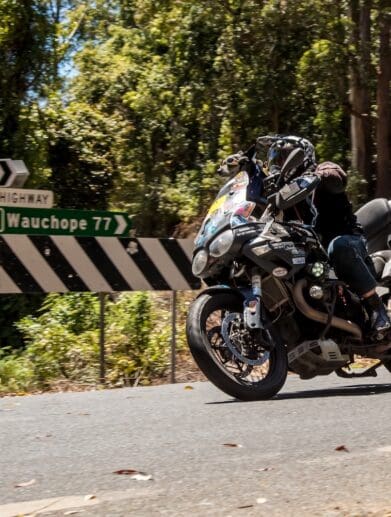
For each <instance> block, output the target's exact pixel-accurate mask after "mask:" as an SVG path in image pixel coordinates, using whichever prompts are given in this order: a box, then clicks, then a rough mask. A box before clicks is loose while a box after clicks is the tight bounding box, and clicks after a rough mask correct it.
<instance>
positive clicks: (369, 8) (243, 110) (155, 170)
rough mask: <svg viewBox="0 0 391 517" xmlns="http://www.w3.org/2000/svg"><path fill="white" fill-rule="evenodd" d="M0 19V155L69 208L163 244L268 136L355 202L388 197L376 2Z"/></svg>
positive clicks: (55, 12)
mask: <svg viewBox="0 0 391 517" xmlns="http://www.w3.org/2000/svg"><path fill="white" fill-rule="evenodd" d="M0 15H1V18H2V26H1V29H0V64H1V70H2V74H1V81H0V150H1V153H0V154H2V155H4V156H12V157H17V158H22V159H25V161H26V162H27V163H28V165H29V166H30V168H31V169H32V170H33V175H32V178H31V180H30V181H31V184H32V185H35V186H37V185H38V186H39V185H41V186H42V185H45V186H48V187H51V188H52V189H53V190H54V191H55V192H56V194H57V202H58V204H59V205H60V206H62V207H64V208H67V207H77V208H107V207H110V208H119V209H124V210H127V211H129V212H130V213H132V214H134V215H135V216H136V217H137V219H136V220H137V225H136V226H137V230H138V232H139V234H140V235H172V234H173V232H175V229H176V228H177V227H178V225H181V224H182V225H185V226H186V224H187V223H190V222H191V221H192V220H193V219H194V218H196V217H197V216H198V215H200V214H201V213H202V212H203V210H204V209H205V206H206V204H207V203H208V201H209V199H210V197H212V196H213V194H214V192H215V190H216V188H217V185H218V180H217V179H216V176H215V170H216V164H217V162H218V161H219V159H220V158H221V157H222V156H223V155H224V154H225V153H230V152H232V151H236V150H238V149H240V148H244V147H245V146H246V145H249V144H250V143H251V142H252V141H253V140H254V138H255V137H256V136H258V135H260V134H262V133H271V132H278V133H293V134H300V135H303V136H305V137H307V138H309V139H310V140H312V141H313V142H314V143H315V144H316V149H317V155H318V159H319V160H324V159H331V160H336V161H338V162H339V163H341V164H342V165H343V166H344V167H347V168H350V169H351V171H352V175H353V177H355V178H359V179H360V181H361V183H360V184H361V185H364V187H363V188H362V189H361V190H362V195H363V198H365V197H366V196H370V195H373V193H374V192H375V189H376V185H377V184H378V191H379V192H381V193H382V195H388V196H391V178H390V176H391V175H390V155H389V141H390V138H389V137H390V107H389V104H390V91H389V83H390V77H389V75H390V72H389V61H390V46H389V40H390V16H391V14H390V8H389V6H388V2H386V1H384V0H344V1H336V0H323V1H320V0H311V1H308V0H191V1H190V0H110V1H109V2H106V1H105V2H103V1H102V0H94V1H91V2H83V1H82V0H72V1H65V0H23V2H16V1H9V0H0ZM377 158H379V159H377ZM365 182H366V183H365ZM355 185H357V182H356V183H355ZM365 185H366V187H365Z"/></svg>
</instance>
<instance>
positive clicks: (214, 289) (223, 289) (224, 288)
mask: <svg viewBox="0 0 391 517" xmlns="http://www.w3.org/2000/svg"><path fill="white" fill-rule="evenodd" d="M228 292H231V293H234V294H236V295H238V296H240V297H241V298H242V299H243V300H244V298H245V296H244V293H242V292H241V291H240V289H237V288H235V287H230V286H228V285H212V286H211V287H208V288H206V289H204V290H203V291H201V292H200V293H199V295H198V296H197V298H199V297H200V296H202V295H204V294H218V293H228Z"/></svg>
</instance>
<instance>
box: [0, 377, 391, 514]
mask: <svg viewBox="0 0 391 517" xmlns="http://www.w3.org/2000/svg"><path fill="white" fill-rule="evenodd" d="M186 386H191V388H193V389H189V388H188V387H186ZM224 444H231V445H237V446H227V445H224ZM336 449H339V450H336ZM124 469H128V470H130V469H132V470H135V471H137V472H141V473H142V474H141V479H139V480H138V479H134V478H133V477H132V476H131V475H124V474H115V473H114V472H115V471H119V470H124ZM0 473H1V477H0V480H1V482H0V517H10V516H13V515H25V516H27V515H46V516H60V515H61V516H62V515H79V514H80V515H81V516H82V517H89V516H94V517H95V516H105V517H106V516H109V517H116V516H127V515H132V516H133V515H134V516H137V517H139V516H141V517H142V516H148V517H149V516H155V515H156V516H158V515H167V516H205V515H206V516H209V515H211V516H213V515H216V516H219V515H221V516H230V515H232V516H246V517H247V516H252V515H254V516H258V515H260V516H263V515H264V516H274V515H276V516H284V517H285V516H307V515H308V516H318V515H319V516H330V517H331V516H343V515H345V516H346V515H349V516H353V515H356V516H364V515H365V516H366V515H376V516H385V515H391V374H390V373H389V372H387V371H386V370H385V369H383V368H381V369H380V370H379V377H378V378H376V379H373V380H372V379H369V380H368V379H358V380H357V379H355V380H348V381H344V380H343V379H339V378H338V377H336V376H335V375H331V376H328V377H325V378H317V379H314V380H312V381H301V380H300V379H298V378H297V377H296V376H289V378H288V381H287V384H286V385H285V387H284V389H283V390H282V392H281V393H280V394H279V395H278V396H277V397H276V398H275V399H273V400H270V401H267V402H248V403H241V402H237V401H234V400H232V399H231V398H230V397H229V396H227V395H225V394H224V393H222V392H220V391H218V390H217V389H216V388H215V387H214V386H212V385H211V384H209V383H194V384H191V385H184V384H177V385H165V386H158V387H145V388H133V389H121V390H103V391H94V392H87V393H61V394H44V395H36V396H28V397H12V398H11V397H6V398H3V399H0ZM149 476H151V477H152V479H148V478H149ZM17 485H22V486H17ZM75 512H77V513H75ZM387 512H388V513H387Z"/></svg>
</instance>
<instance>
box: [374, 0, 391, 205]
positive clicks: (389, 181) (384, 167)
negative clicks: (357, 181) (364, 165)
mask: <svg viewBox="0 0 391 517" xmlns="http://www.w3.org/2000/svg"><path fill="white" fill-rule="evenodd" d="M387 4H388V0H380V2H379V15H378V24H379V39H380V41H379V70H378V75H377V121H376V141H377V188H376V195H377V196H379V197H387V198H391V160H390V139H391V129H390V128H391V109H390V81H391V67H390V62H391V52H390V27H391V14H390V13H389V12H387Z"/></svg>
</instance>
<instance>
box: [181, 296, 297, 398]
mask: <svg viewBox="0 0 391 517" xmlns="http://www.w3.org/2000/svg"><path fill="white" fill-rule="evenodd" d="M265 327H266V328H265V329H264V330H262V331H260V332H259V333H258V335H257V336H256V337H254V333H252V334H250V333H249V332H248V331H247V330H246V328H245V326H244V324H243V301H242V299H241V298H240V297H239V296H238V295H236V294H235V293H233V292H232V291H231V292H217V293H210V294H208V293H205V294H202V295H201V296H200V297H199V298H197V299H196V300H195V301H194V302H193V304H192V306H191V307H190V311H189V314H188V317H187V324H186V334H187V341H188V344H189V348H190V351H191V353H192V355H193V357H194V360H195V362H196V363H197V365H198V366H199V368H200V370H201V371H202V372H203V373H204V375H205V376H206V377H207V378H208V379H209V380H210V381H211V382H212V383H213V384H214V385H215V386H217V387H218V388H220V389H221V390H222V391H224V392H225V393H227V394H228V395H231V396H232V397H235V398H237V399H239V400H244V401H251V400H267V399H270V398H271V397H273V396H274V395H275V394H276V393H278V391H279V390H280V389H281V388H282V386H283V385H284V383H285V380H286V376H287V372H288V363H287V354H286V349H285V346H284V345H283V344H282V343H281V341H280V340H279V338H278V336H277V335H276V333H275V332H273V328H272V326H267V325H266V326H265Z"/></svg>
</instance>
